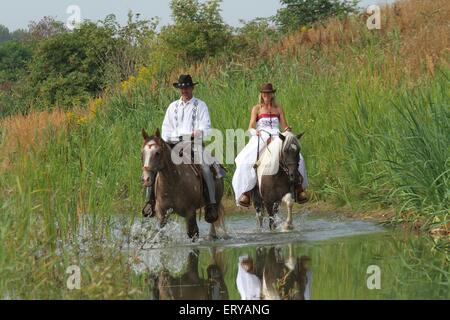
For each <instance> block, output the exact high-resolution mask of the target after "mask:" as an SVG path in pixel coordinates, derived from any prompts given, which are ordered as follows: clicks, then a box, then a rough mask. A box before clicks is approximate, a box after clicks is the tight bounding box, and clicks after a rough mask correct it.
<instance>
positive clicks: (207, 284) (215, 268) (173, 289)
mask: <svg viewBox="0 0 450 320" xmlns="http://www.w3.org/2000/svg"><path fill="white" fill-rule="evenodd" d="M217 255H218V254H216V253H215V252H214V253H213V254H212V257H211V258H212V261H211V262H210V264H209V266H208V268H207V271H206V273H207V279H203V278H202V277H201V275H200V271H199V257H200V252H198V251H194V252H190V253H189V257H188V261H187V267H186V271H185V272H184V273H183V274H181V275H178V276H173V275H171V274H170V272H168V271H167V270H165V271H162V272H160V273H159V274H158V275H157V277H156V278H154V279H153V286H152V287H153V288H152V289H153V299H154V300H228V298H229V295H228V288H227V286H226V284H225V280H224V276H223V271H222V269H223V268H220V267H219V263H218V262H217V261H216V257H217Z"/></svg>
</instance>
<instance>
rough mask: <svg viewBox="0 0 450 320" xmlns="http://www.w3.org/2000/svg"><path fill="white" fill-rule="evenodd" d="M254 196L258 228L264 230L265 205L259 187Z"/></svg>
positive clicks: (254, 191)
mask: <svg viewBox="0 0 450 320" xmlns="http://www.w3.org/2000/svg"><path fill="white" fill-rule="evenodd" d="M252 196H253V206H254V207H255V210H256V223H257V225H256V227H257V228H258V229H262V228H263V221H264V205H263V201H262V198H261V194H260V193H259V188H258V187H256V188H255V189H254V190H253V192H252Z"/></svg>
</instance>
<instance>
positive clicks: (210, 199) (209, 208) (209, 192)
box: [202, 165, 219, 223]
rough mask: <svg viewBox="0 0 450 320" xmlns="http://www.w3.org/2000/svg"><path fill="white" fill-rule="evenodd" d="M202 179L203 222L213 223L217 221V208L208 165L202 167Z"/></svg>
mask: <svg viewBox="0 0 450 320" xmlns="http://www.w3.org/2000/svg"><path fill="white" fill-rule="evenodd" d="M202 171H203V179H204V181H205V184H206V188H205V201H206V204H207V205H206V206H205V221H206V222H208V223H214V222H216V221H217V220H218V219H219V206H218V205H217V202H216V190H215V189H216V187H215V181H214V176H213V174H212V172H211V168H210V167H209V166H208V165H203V166H202Z"/></svg>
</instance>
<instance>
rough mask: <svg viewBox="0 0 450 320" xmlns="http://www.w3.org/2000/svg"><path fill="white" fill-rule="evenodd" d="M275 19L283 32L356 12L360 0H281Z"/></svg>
mask: <svg viewBox="0 0 450 320" xmlns="http://www.w3.org/2000/svg"><path fill="white" fill-rule="evenodd" d="M280 1H281V4H282V5H283V6H284V7H283V8H282V9H280V10H278V13H277V15H276V17H275V21H276V22H277V24H278V25H279V26H280V28H281V30H282V31H283V32H290V31H295V30H298V29H299V28H300V27H302V26H310V25H312V24H313V23H314V22H317V21H323V20H325V19H327V18H329V17H332V16H338V17H342V16H346V15H348V14H349V13H352V12H355V11H356V8H357V4H358V2H359V0H280Z"/></svg>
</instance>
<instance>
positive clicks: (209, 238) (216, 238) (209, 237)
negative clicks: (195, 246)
mask: <svg viewBox="0 0 450 320" xmlns="http://www.w3.org/2000/svg"><path fill="white" fill-rule="evenodd" d="M217 240H219V237H218V236H216V235H214V236H213V235H209V236H208V241H217Z"/></svg>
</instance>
